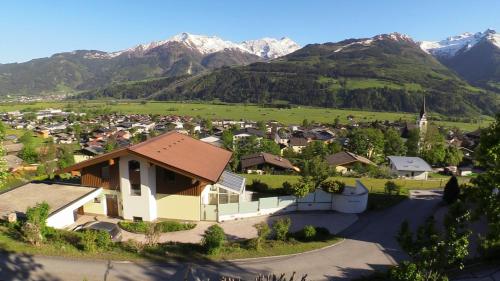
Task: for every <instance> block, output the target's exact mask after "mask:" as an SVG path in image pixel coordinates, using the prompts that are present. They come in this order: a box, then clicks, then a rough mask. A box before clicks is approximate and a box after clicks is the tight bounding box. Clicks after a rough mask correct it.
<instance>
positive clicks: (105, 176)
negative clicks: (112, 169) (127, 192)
mask: <svg viewBox="0 0 500 281" xmlns="http://www.w3.org/2000/svg"><path fill="white" fill-rule="evenodd" d="M101 178H102V179H103V180H109V179H110V176H109V166H104V167H102V168H101Z"/></svg>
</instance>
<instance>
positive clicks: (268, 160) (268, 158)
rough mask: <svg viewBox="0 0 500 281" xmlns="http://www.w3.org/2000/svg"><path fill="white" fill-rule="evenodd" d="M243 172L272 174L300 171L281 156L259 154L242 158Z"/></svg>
mask: <svg viewBox="0 0 500 281" xmlns="http://www.w3.org/2000/svg"><path fill="white" fill-rule="evenodd" d="M241 170H242V171H243V172H245V173H258V174H263V173H265V172H268V171H272V172H289V171H299V169H298V168H296V167H294V166H293V165H292V163H291V162H290V161H289V160H288V159H285V158H283V157H281V156H276V155H273V154H270V153H265V152H259V153H254V154H250V155H245V156H243V157H241Z"/></svg>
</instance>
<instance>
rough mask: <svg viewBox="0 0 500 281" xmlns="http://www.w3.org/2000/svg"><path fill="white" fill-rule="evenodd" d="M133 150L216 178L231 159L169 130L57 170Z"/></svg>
mask: <svg viewBox="0 0 500 281" xmlns="http://www.w3.org/2000/svg"><path fill="white" fill-rule="evenodd" d="M127 154H135V155H137V156H139V157H143V158H146V159H148V160H149V161H151V162H152V163H153V164H156V165H159V166H163V167H165V168H167V169H171V170H174V171H178V172H181V173H184V174H187V175H190V176H193V177H198V178H202V179H205V180H207V181H209V182H217V180H218V179H219V177H220V175H221V174H222V172H223V171H224V168H225V167H226V165H227V163H228V162H229V160H230V159H231V152H230V151H227V150H225V149H222V148H218V147H216V146H213V145H210V144H208V143H204V142H202V141H199V140H196V139H193V138H191V137H189V136H186V135H183V134H180V133H177V132H169V133H166V134H163V135H160V136H157V137H155V138H152V139H149V140H147V141H144V142H142V143H139V144H136V145H132V146H129V147H125V148H121V149H117V150H114V151H112V152H109V153H106V154H103V155H100V156H98V157H94V158H92V159H89V160H86V161H83V162H80V163H77V164H75V165H73V166H71V167H68V168H65V169H63V170H61V171H59V172H60V173H66V172H70V171H76V170H80V169H82V168H83V167H87V166H91V165H94V164H97V163H100V162H103V161H106V160H108V159H113V158H117V157H120V156H124V155H127Z"/></svg>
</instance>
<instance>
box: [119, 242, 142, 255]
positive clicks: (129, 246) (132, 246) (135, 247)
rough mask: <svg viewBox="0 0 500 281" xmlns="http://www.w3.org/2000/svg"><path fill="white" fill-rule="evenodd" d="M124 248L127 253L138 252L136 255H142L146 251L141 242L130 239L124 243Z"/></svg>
mask: <svg viewBox="0 0 500 281" xmlns="http://www.w3.org/2000/svg"><path fill="white" fill-rule="evenodd" d="M122 246H123V248H125V250H127V251H132V252H136V253H138V254H140V253H142V251H144V246H145V244H144V243H142V242H140V241H137V240H135V239H129V240H127V241H125V242H123V243H122Z"/></svg>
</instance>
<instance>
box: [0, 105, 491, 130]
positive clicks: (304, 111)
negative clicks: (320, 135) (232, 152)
mask: <svg viewBox="0 0 500 281" xmlns="http://www.w3.org/2000/svg"><path fill="white" fill-rule="evenodd" d="M68 104H71V105H72V106H73V108H84V109H93V108H99V107H105V106H106V107H109V108H110V109H111V110H112V111H117V112H121V113H139V114H164V115H166V114H176V115H186V116H194V117H196V116H201V117H203V118H212V119H215V118H218V119H231V120H241V119H245V120H253V121H261V120H262V121H269V120H275V121H279V122H282V123H284V124H301V123H302V121H303V120H304V119H307V120H309V121H310V122H311V121H316V122H321V123H333V121H334V120H335V118H337V117H338V118H339V120H340V122H341V123H348V120H347V116H349V115H351V116H354V120H356V121H364V122H366V121H374V120H389V121H395V120H399V119H402V120H406V121H410V122H414V121H415V119H416V113H403V112H373V111H360V110H350V109H333V108H314V107H304V106H302V107H295V108H291V109H278V108H264V107H260V106H257V105H243V104H210V103H175V102H148V103H147V104H141V103H139V102H130V101H129V102H127V101H124V102H116V103H106V102H103V101H83V102H81V103H77V102H71V103H69V102H40V103H29V104H10V103H8V104H0V112H7V111H13V110H22V109H32V110H39V109H45V108H64V107H67V106H68ZM482 119H483V121H481V123H463V122H446V121H436V122H435V123H436V124H438V125H443V126H447V127H458V128H461V129H462V130H465V131H472V130H475V129H477V128H478V127H486V126H488V125H489V124H490V123H491V121H492V120H493V119H492V118H491V117H483V118H482Z"/></svg>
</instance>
